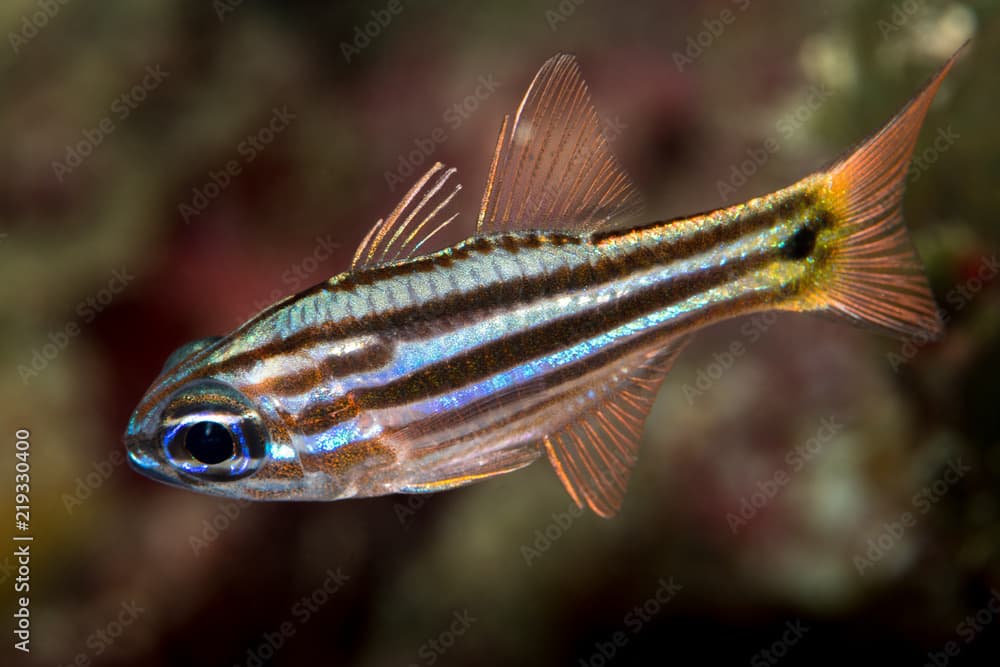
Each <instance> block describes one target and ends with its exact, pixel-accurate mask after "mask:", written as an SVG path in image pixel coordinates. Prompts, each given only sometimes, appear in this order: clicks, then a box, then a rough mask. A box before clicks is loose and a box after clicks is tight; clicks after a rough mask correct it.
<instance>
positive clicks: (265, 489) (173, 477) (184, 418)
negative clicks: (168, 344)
mask: <svg viewBox="0 0 1000 667" xmlns="http://www.w3.org/2000/svg"><path fill="white" fill-rule="evenodd" d="M234 345H235V344H234V342H233V341H232V340H231V339H230V338H209V339H202V340H199V341H194V342H192V343H189V344H187V345H185V346H182V347H181V348H178V350H177V351H176V352H174V353H173V354H172V355H170V357H169V358H168V359H167V362H166V364H165V366H164V368H163V371H162V372H161V374H160V376H159V377H158V378H157V379H156V380H155V381H154V382H153V384H152V386H151V387H150V388H149V390H147V392H146V394H145V396H143V398H142V400H141V401H140V402H139V405H138V406H137V407H136V409H135V411H134V412H133V413H132V416H131V418H130V420H129V423H128V426H127V428H126V431H125V435H124V438H123V440H124V443H125V448H126V450H127V458H128V461H129V464H130V465H131V467H132V468H133V469H135V470H136V471H138V472H139V473H141V474H143V475H145V476H147V477H150V478H152V479H155V480H157V481H160V482H164V483H167V484H170V485H173V486H178V487H182V488H185V489H190V490H194V491H200V492H203V493H208V494H212V495H218V496H226V497H230V498H239V499H251V500H252V499H262V500H263V499H271V498H273V499H293V500H294V499H302V498H306V497H309V496H310V495H311V494H310V493H309V490H308V486H309V480H308V479H307V477H306V475H305V474H304V471H303V467H302V465H301V463H300V461H299V456H298V454H297V452H296V450H295V449H294V447H293V446H292V443H291V441H290V436H289V434H288V431H287V429H286V427H285V425H284V420H283V419H282V417H281V411H280V409H279V408H278V406H277V405H276V404H275V403H274V401H273V400H271V399H270V398H269V397H267V396H266V395H260V394H258V393H256V392H254V391H253V385H252V384H251V383H250V382H249V381H248V379H247V377H246V373H245V372H240V371H235V370H227V365H226V363H225V361H226V360H227V359H228V358H230V357H231V354H232V348H233V347H234Z"/></svg>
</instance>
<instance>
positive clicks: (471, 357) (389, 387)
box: [356, 252, 774, 409]
mask: <svg viewBox="0 0 1000 667" xmlns="http://www.w3.org/2000/svg"><path fill="white" fill-rule="evenodd" d="M773 258H774V253H773V252H762V253H760V254H758V255H755V256H751V257H749V258H747V259H746V260H743V261H741V262H739V263H738V264H735V263H731V264H728V265H727V266H724V267H717V268H712V269H708V270H704V271H699V272H697V273H694V274H691V275H687V276H683V277H679V278H676V279H674V280H670V281H669V282H666V283H663V284H659V285H653V286H651V287H648V288H646V289H645V290H642V291H640V292H637V293H636V294H634V295H631V296H629V297H627V298H622V299H619V300H618V301H616V302H615V304H614V308H607V309H605V310H603V311H602V313H601V315H600V316H595V314H594V313H591V312H583V313H574V314H571V315H568V316H566V317H562V318H560V319H558V320H554V321H552V322H547V323H545V324H542V325H540V326H538V327H535V328H532V329H528V330H526V331H520V332H517V333H513V334H509V335H507V336H505V337H504V338H502V339H500V340H497V341H494V342H491V343H487V344H486V345H483V346H481V347H478V348H475V349H472V350H469V351H468V352H465V353H463V354H460V355H458V356H456V357H453V358H451V359H448V360H446V361H442V362H440V363H437V364H434V365H432V366H429V367H426V368H423V369H421V370H419V371H416V372H414V373H411V374H410V375H408V376H406V377H403V378H400V379H398V380H395V381H393V382H389V383H387V384H385V385H383V386H381V387H377V388H372V389H360V390H358V391H357V393H356V400H357V402H358V404H359V405H361V406H362V408H372V409H378V408H383V407H387V406H391V405H393V404H396V403H399V402H411V401H413V400H414V398H415V397H430V396H434V395H437V394H442V393H446V392H449V391H454V390H455V389H458V388H459V387H462V386H464V385H467V384H471V383H474V382H477V381H479V380H484V379H486V378H488V377H490V376H492V375H495V374H496V373H499V372H501V371H503V370H506V369H507V368H510V367H512V366H515V365H518V364H520V363H523V362H525V361H526V360H529V359H537V358H540V357H544V356H547V355H550V354H552V353H554V352H557V351H559V350H561V349H566V348H569V347H571V346H573V345H575V344H577V343H580V342H583V341H586V340H588V339H590V338H593V337H595V336H597V335H599V334H601V333H604V332H607V331H611V330H612V329H616V328H618V327H619V326H622V325H625V324H627V323H629V322H631V321H633V320H636V319H638V318H640V317H642V316H643V315H647V314H650V313H653V312H655V311H657V310H663V309H665V308H669V307H670V306H672V305H674V304H676V303H679V302H681V301H683V300H685V299H687V298H689V297H691V296H692V295H695V294H699V293H702V292H705V291H707V290H709V289H711V288H713V287H717V286H718V285H720V284H724V283H726V282H729V281H731V280H734V279H736V278H738V277H739V276H742V275H745V274H746V273H749V272H750V271H754V270H756V269H758V268H761V267H762V266H764V265H766V264H767V263H769V262H770V261H772V260H773Z"/></svg>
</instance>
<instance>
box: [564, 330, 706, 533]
mask: <svg viewBox="0 0 1000 667" xmlns="http://www.w3.org/2000/svg"><path fill="white" fill-rule="evenodd" d="M687 340H688V338H687V337H686V336H685V337H682V338H680V339H677V340H674V341H671V342H670V343H669V344H668V345H667V346H666V347H663V348H660V349H658V350H656V351H655V352H651V353H648V352H647V353H645V354H644V355H643V356H642V357H640V358H638V359H636V358H634V357H633V358H632V359H630V360H627V361H624V362H622V363H619V364H616V365H615V366H614V367H612V368H610V369H609V370H608V371H607V373H606V375H605V378H604V382H603V384H601V385H600V386H597V387H592V390H593V396H594V400H593V403H592V404H591V405H589V406H586V408H585V409H584V410H582V411H581V412H580V413H579V414H578V415H577V416H576V418H575V419H574V420H573V421H571V422H570V423H569V424H567V425H566V426H564V427H563V428H562V429H561V430H559V431H557V432H556V433H554V434H552V435H550V436H548V437H546V438H545V440H544V448H545V452H546V454H547V455H548V457H549V462H550V463H551V464H552V467H553V468H554V469H555V471H556V474H557V475H558V476H559V479H560V481H561V482H562V483H563V486H565V487H566V491H567V492H569V495H570V496H571V497H572V498H573V501H574V502H576V504H577V505H578V506H580V507H583V506H584V504H586V505H587V506H588V507H590V509H591V510H593V511H594V512H595V513H596V514H598V515H600V516H602V517H604V518H610V517H612V516H614V515H615V514H616V513H617V512H618V510H619V508H620V507H621V504H622V499H623V498H624V496H625V490H626V487H627V485H628V480H629V476H630V475H631V472H632V467H633V465H635V462H636V459H637V455H638V450H639V441H640V439H641V438H642V431H643V425H644V423H645V420H646V416H647V415H648V414H649V410H650V408H651V407H652V405H653V401H654V399H655V398H656V392H657V390H658V389H659V387H660V384H661V383H662V382H663V378H664V377H666V375H667V372H668V371H669V370H670V367H671V366H672V365H673V362H674V360H675V359H676V358H677V355H678V354H679V353H680V351H681V350H682V349H683V348H684V345H685V344H686V343H687Z"/></svg>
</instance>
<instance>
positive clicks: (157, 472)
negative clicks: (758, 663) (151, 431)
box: [123, 435, 180, 486]
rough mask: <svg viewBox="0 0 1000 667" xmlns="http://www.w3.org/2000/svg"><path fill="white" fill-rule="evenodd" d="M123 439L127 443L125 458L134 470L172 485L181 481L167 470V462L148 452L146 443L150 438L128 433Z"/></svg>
mask: <svg viewBox="0 0 1000 667" xmlns="http://www.w3.org/2000/svg"><path fill="white" fill-rule="evenodd" d="M123 441H124V443H125V453H126V457H125V458H127V459H128V464H129V467H130V468H132V470H134V471H136V472H137V473H139V474H141V475H143V476H145V477H149V478H151V479H154V480H156V481H157V482H163V483H164V484H170V485H171V486H177V485H178V484H179V483H180V482H179V480H178V479H177V478H176V477H175V476H173V475H171V474H169V473H167V472H166V464H165V463H164V462H163V461H160V460H158V459H156V458H155V457H153V456H150V455H149V453H147V452H148V447H147V446H145V445H147V444H148V442H149V441H148V440H146V439H144V438H137V437H134V436H132V437H130V436H127V435H126V436H125V437H124V438H123Z"/></svg>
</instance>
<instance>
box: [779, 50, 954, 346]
mask: <svg viewBox="0 0 1000 667" xmlns="http://www.w3.org/2000/svg"><path fill="white" fill-rule="evenodd" d="M963 48H964V47H963ZM961 52H962V49H959V51H958V52H956V53H955V55H953V56H952V57H951V58H950V59H949V60H948V62H946V63H945V64H944V65H943V66H942V67H941V69H939V70H938V71H937V73H935V74H934V76H932V77H931V79H930V80H929V81H928V83H927V84H926V85H925V86H924V87H923V89H922V90H920V91H919V92H918V93H917V94H916V95H914V97H913V98H912V99H911V100H910V101H909V102H908V103H907V104H906V106H904V107H903V109H902V110H901V111H899V113H897V114H896V115H895V116H894V117H893V118H892V120H890V121H889V122H888V123H887V124H886V125H885V126H884V127H883V128H882V129H881V130H879V131H878V132H876V133H875V134H873V135H872V136H871V137H869V138H868V139H867V140H865V141H864V142H862V143H861V144H860V145H859V146H858V147H856V148H855V149H854V150H853V151H852V152H851V153H850V154H849V155H848V156H847V157H845V158H843V159H841V160H840V161H838V162H837V163H835V164H834V165H833V166H832V167H830V168H829V169H827V170H826V171H824V172H821V173H820V174H817V175H815V176H813V177H811V178H814V179H816V180H815V183H816V184H817V185H816V190H814V192H816V194H818V195H819V196H820V198H821V200H822V201H824V202H825V203H826V208H827V210H828V212H829V214H830V218H831V224H830V225H829V229H828V230H827V231H825V232H821V233H820V236H821V238H822V237H823V236H825V237H826V238H825V239H823V243H822V245H823V247H824V248H825V254H826V257H825V258H824V261H823V263H822V265H823V268H822V269H821V270H820V271H819V275H820V279H819V280H818V281H817V283H816V287H817V289H815V290H810V291H808V292H806V293H805V294H803V295H802V297H803V298H802V299H800V300H799V301H798V303H797V306H798V307H797V308H796V309H797V310H813V311H820V312H825V313H827V314H831V315H834V316H836V317H839V318H846V319H848V320H851V321H853V322H854V323H857V324H861V325H864V326H869V327H872V328H875V329H879V330H882V331H884V332H887V333H890V334H893V335H896V336H914V335H925V336H927V337H928V338H931V339H934V338H938V337H939V336H940V335H941V333H942V328H943V325H942V321H941V317H940V314H939V311H938V308H937V305H936V303H935V301H934V295H933V294H932V292H931V290H930V286H929V285H928V282H927V278H926V276H925V273H924V269H923V265H922V263H921V261H920V259H919V258H918V257H917V254H916V251H915V250H914V248H913V245H912V243H911V241H910V238H909V234H908V233H907V231H906V228H905V227H904V226H903V215H902V200H903V189H904V184H905V180H906V177H907V173H908V169H909V165H910V159H911V157H912V155H913V150H914V146H915V144H916V141H917V137H918V136H919V133H920V128H921V125H922V123H923V121H924V117H925V116H926V114H927V109H928V108H929V107H930V104H931V101H932V100H933V99H934V95H935V93H936V92H937V90H938V88H939V87H940V85H941V82H942V81H943V80H944V77H945V76H946V75H947V74H948V71H949V70H950V69H951V67H952V65H953V64H954V62H955V60H956V58H957V57H958V56H959V54H960V53H961Z"/></svg>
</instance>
